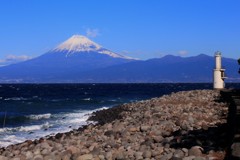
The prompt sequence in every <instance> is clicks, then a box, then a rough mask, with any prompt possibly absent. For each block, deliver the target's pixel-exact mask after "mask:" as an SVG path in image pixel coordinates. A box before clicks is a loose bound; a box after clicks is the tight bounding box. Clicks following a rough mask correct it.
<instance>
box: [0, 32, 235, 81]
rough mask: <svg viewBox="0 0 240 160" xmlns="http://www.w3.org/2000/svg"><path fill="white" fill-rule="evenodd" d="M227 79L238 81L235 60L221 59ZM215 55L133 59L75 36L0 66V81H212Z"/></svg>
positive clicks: (82, 37)
mask: <svg viewBox="0 0 240 160" xmlns="http://www.w3.org/2000/svg"><path fill="white" fill-rule="evenodd" d="M222 62H223V66H224V67H225V69H226V74H227V77H229V78H228V79H227V81H229V82H239V74H238V65H237V60H235V59H229V58H224V57H223V58H222ZM213 67H214V57H211V56H207V55H204V54H200V55H198V56H194V57H185V58H183V57H179V56H172V55H167V56H165V57H162V58H155V59H149V60H145V61H143V60H136V59H133V58H130V57H126V56H122V55H120V54H117V53H114V52H112V51H110V50H108V49H105V48H103V47H101V46H100V45H98V44H96V43H95V42H93V41H91V40H89V39H88V38H86V37H84V36H80V35H74V36H72V37H71V38H69V39H68V40H66V41H65V42H63V43H61V44H60V45H58V46H57V47H56V48H54V49H52V50H50V51H49V52H47V53H45V54H43V55H41V56H39V57H37V58H34V59H31V60H28V61H25V62H21V63H17V64H12V65H9V66H4V67H0V83H159V82H160V83H169V82H170V83H176V82H185V83H189V82H191V83H193V82H211V81H212V71H213Z"/></svg>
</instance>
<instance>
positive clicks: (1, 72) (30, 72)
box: [0, 35, 135, 82]
mask: <svg viewBox="0 0 240 160" xmlns="http://www.w3.org/2000/svg"><path fill="white" fill-rule="evenodd" d="M131 61H135V60H134V59H133V58H130V57H125V56H122V55H119V54H117V53H114V52H112V51H110V50H108V49H105V48H103V47H101V46H100V45H99V44H97V43H95V42H93V41H91V40H89V39H88V38H86V37H84V36H81V35H74V36H72V37H70V38H69V39H68V40H66V41H65V42H63V43H61V44H60V45H58V46H57V47H56V48H54V49H52V50H50V51H49V52H47V53H45V54H43V55H41V56H39V57H37V58H34V59H31V60H28V61H24V62H21V63H18V64H13V65H9V66H5V67H0V81H6V82H7V81H18V82H25V81H31V82H32V81H33V82H35V81H36V82H38V81H51V80H52V81H54V80H53V79H56V78H57V79H66V78H67V77H71V75H79V76H80V75H82V74H83V72H89V71H91V70H94V69H101V68H106V67H109V66H114V65H118V64H123V63H127V62H131ZM69 79H71V78H69Z"/></svg>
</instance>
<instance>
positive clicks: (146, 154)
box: [143, 150, 152, 158]
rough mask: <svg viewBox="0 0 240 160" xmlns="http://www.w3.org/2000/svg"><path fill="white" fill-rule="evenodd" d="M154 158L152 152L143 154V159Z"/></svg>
mask: <svg viewBox="0 0 240 160" xmlns="http://www.w3.org/2000/svg"><path fill="white" fill-rule="evenodd" d="M151 157H152V152H151V151H148V150H147V151H144V152H143V158H151Z"/></svg>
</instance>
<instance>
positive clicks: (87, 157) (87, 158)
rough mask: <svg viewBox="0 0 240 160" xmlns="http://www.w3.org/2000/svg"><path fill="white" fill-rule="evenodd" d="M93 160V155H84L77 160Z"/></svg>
mask: <svg viewBox="0 0 240 160" xmlns="http://www.w3.org/2000/svg"><path fill="white" fill-rule="evenodd" d="M92 159H93V155H92V154H84V155H81V156H79V157H78V158H77V160H92Z"/></svg>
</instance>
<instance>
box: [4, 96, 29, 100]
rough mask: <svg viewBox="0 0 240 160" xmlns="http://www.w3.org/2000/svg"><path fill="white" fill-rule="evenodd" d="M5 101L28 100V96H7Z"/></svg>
mask: <svg viewBox="0 0 240 160" xmlns="http://www.w3.org/2000/svg"><path fill="white" fill-rule="evenodd" d="M4 100H5V101H22V100H28V99H27V98H23V97H12V98H5V99H4Z"/></svg>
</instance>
